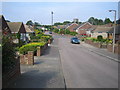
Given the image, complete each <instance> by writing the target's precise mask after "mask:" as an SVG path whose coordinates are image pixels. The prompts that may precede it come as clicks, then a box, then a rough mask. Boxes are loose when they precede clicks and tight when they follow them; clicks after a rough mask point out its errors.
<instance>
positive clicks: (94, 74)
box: [54, 36, 118, 88]
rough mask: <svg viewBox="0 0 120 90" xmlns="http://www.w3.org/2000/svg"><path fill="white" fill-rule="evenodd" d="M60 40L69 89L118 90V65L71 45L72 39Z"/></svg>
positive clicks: (59, 44) (77, 45)
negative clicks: (102, 89)
mask: <svg viewBox="0 0 120 90" xmlns="http://www.w3.org/2000/svg"><path fill="white" fill-rule="evenodd" d="M54 37H55V38H59V39H58V46H59V52H60V57H61V63H62V68H63V73H64V77H65V82H66V86H67V88H118V63H117V62H115V61H112V60H109V59H108V58H106V57H102V56H100V55H97V54H95V53H93V52H90V51H89V50H87V48H85V47H83V46H82V45H79V44H71V43H70V38H65V37H63V38H62V37H60V36H54Z"/></svg>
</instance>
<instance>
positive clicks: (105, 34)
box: [91, 25, 113, 39]
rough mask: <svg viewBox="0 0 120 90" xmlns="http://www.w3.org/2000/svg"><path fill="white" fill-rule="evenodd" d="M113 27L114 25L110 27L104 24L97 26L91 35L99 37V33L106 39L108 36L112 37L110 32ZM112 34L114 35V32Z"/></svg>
mask: <svg viewBox="0 0 120 90" xmlns="http://www.w3.org/2000/svg"><path fill="white" fill-rule="evenodd" d="M112 28H113V27H108V26H104V25H101V26H97V27H96V28H95V30H93V31H92V34H91V37H93V38H97V37H98V36H99V35H101V36H102V37H103V38H104V39H106V38H109V39H110V34H109V32H110V30H111V29H112ZM111 36H112V33H111Z"/></svg>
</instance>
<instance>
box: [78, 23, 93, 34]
mask: <svg viewBox="0 0 120 90" xmlns="http://www.w3.org/2000/svg"><path fill="white" fill-rule="evenodd" d="M90 28H91V29H90ZM91 30H92V24H90V23H89V22H85V23H84V24H81V25H79V27H78V28H77V29H76V32H77V33H78V34H79V35H87V34H88V35H90V34H91Z"/></svg>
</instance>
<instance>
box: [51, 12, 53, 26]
mask: <svg viewBox="0 0 120 90" xmlns="http://www.w3.org/2000/svg"><path fill="white" fill-rule="evenodd" d="M51 16H52V17H51V19H52V20H51V25H53V11H52V12H51Z"/></svg>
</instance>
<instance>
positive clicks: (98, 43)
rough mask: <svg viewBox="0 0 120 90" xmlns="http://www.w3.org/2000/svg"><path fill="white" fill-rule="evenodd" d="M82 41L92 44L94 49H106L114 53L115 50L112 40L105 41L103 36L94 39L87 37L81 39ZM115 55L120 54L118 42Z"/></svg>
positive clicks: (119, 43)
mask: <svg viewBox="0 0 120 90" xmlns="http://www.w3.org/2000/svg"><path fill="white" fill-rule="evenodd" d="M81 41H84V42H85V43H87V44H90V45H92V46H94V47H97V48H105V49H107V50H108V51H110V52H112V49H113V42H112V40H111V39H103V38H102V36H101V35H100V36H98V37H97V38H92V37H86V38H83V39H81ZM114 48H115V51H114V52H115V53H117V54H120V52H119V48H120V42H117V43H116V44H115V47H114Z"/></svg>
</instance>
